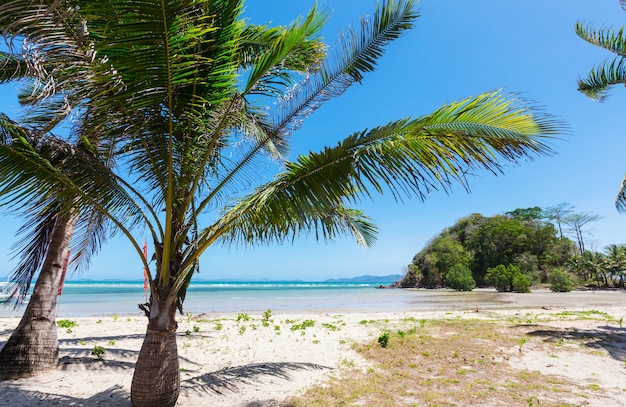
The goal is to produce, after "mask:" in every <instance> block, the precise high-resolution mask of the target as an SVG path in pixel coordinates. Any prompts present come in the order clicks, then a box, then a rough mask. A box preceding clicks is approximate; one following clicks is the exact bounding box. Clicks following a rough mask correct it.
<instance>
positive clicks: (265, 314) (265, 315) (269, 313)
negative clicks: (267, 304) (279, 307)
mask: <svg viewBox="0 0 626 407" xmlns="http://www.w3.org/2000/svg"><path fill="white" fill-rule="evenodd" d="M271 317H272V310H271V309H267V310H265V311H264V312H263V319H262V321H263V322H269V321H270V318H271Z"/></svg>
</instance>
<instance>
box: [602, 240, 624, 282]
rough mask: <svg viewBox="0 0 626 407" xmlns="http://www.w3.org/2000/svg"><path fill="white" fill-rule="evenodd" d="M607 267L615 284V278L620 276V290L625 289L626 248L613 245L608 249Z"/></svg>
mask: <svg viewBox="0 0 626 407" xmlns="http://www.w3.org/2000/svg"><path fill="white" fill-rule="evenodd" d="M606 261H607V262H606V266H607V269H608V270H607V271H608V272H609V273H610V275H611V280H612V281H613V282H615V280H614V278H615V276H619V285H620V288H624V273H626V246H622V245H616V244H611V245H609V246H607V248H606Z"/></svg>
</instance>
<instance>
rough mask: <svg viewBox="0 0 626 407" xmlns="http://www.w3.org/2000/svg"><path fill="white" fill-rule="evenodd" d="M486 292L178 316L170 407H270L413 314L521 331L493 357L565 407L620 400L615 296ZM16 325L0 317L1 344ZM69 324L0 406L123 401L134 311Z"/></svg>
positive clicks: (621, 296)
mask: <svg viewBox="0 0 626 407" xmlns="http://www.w3.org/2000/svg"><path fill="white" fill-rule="evenodd" d="M479 294H480V293H479ZM488 294H489V295H491V296H492V297H494V298H495V297H496V296H497V299H498V301H486V302H485V303H480V302H476V301H469V302H462V301H461V303H462V305H461V306H459V305H458V303H459V299H460V298H463V297H459V296H458V295H457V293H450V295H451V297H449V296H445V295H444V296H443V297H442V299H440V300H438V301H440V303H438V306H436V307H433V306H432V304H430V305H431V306H430V307H429V308H425V309H416V310H410V311H406V312H376V313H370V312H368V313H364V312H343V311H342V312H341V313H338V312H333V310H323V311H320V312H306V313H297V312H293V313H282V312H272V314H271V315H268V314H266V315H263V313H248V314H236V313H229V314H188V315H185V316H180V318H179V328H178V350H179V356H180V362H181V380H182V390H181V395H180V398H179V401H178V405H180V406H246V407H252V406H279V405H280V403H281V402H282V401H284V400H285V399H287V398H288V397H290V396H293V395H298V394H301V393H302V392H303V391H305V390H306V389H307V388H310V387H311V386H315V385H320V384H324V383H327V382H328V381H329V380H330V379H331V378H332V377H341V375H345V374H348V373H347V370H346V368H345V366H346V365H350V367H351V369H357V370H358V369H360V370H364V369H367V367H368V364H369V363H370V362H369V361H367V360H366V359H365V358H364V357H363V355H362V354H360V353H358V352H357V351H356V350H355V349H354V345H355V344H361V343H368V342H369V343H374V344H375V343H376V339H377V338H378V337H379V336H380V335H381V334H382V333H383V332H390V331H394V330H397V329H405V328H406V327H407V324H409V323H414V324H415V325H416V327H418V328H419V324H417V323H416V322H415V321H422V325H425V321H439V320H462V319H472V320H476V319H478V320H485V321H501V322H503V323H505V324H508V325H507V326H509V325H510V326H518V327H521V328H523V330H524V332H525V333H526V334H527V335H529V336H528V337H529V338H530V339H529V340H528V342H526V343H525V344H524V345H523V349H522V346H521V345H520V344H519V343H513V342H504V343H501V344H499V349H498V350H497V351H498V352H499V354H501V355H508V356H506V357H504V359H506V361H505V362H504V363H506V365H507V368H512V369H518V370H521V371H524V370H527V371H529V372H539V373H540V374H541V375H546V377H548V376H549V377H551V378H553V379H551V380H557V381H558V380H561V379H562V380H563V381H575V382H577V383H579V384H580V385H581V386H582V387H581V388H583V389H585V388H589V391H578V392H577V393H571V394H570V393H568V394H567V396H565V395H564V396H563V402H564V403H565V402H567V403H570V404H567V405H585V406H603V407H604V406H621V405H625V404H626V402H624V401H623V400H625V399H626V364H625V361H626V337H625V334H626V327H624V328H622V318H623V317H626V293H624V292H620V291H607V292H600V291H597V292H591V291H585V292H572V293H551V292H544V291H541V292H533V293H531V294H497V295H496V294H493V293H488ZM472 295H476V294H472ZM433 298H435V297H433ZM437 298H439V297H437ZM467 298H470V297H467ZM433 301H437V300H435V299H433ZM18 321H19V320H18V319H17V318H2V319H0V346H2V345H3V344H4V342H6V340H7V338H8V337H9V335H10V333H11V331H12V329H13V328H14V327H15V326H16V325H17V323H18ZM71 321H73V322H75V323H76V324H77V325H76V326H73V327H70V328H61V327H59V328H58V333H59V340H60V347H61V352H60V354H61V358H60V362H59V366H58V368H57V369H56V370H54V371H52V372H49V373H46V374H43V375H40V376H37V377H33V378H29V379H20V380H12V381H5V382H1V383H0V405H2V406H9V407H13V406H16V407H17V406H48V405H61V406H64V405H73V406H129V405H130V394H129V392H130V383H131V378H132V374H133V366H134V363H135V360H136V357H137V354H138V351H139V349H140V346H141V343H142V339H143V334H144V331H145V325H146V322H145V318H142V317H140V316H137V315H109V316H101V317H80V318H71ZM554 332H563V333H566V334H567V335H564V336H563V338H565V340H567V342H565V340H563V339H560V340H561V341H562V342H561V343H563V342H565V345H567V346H561V347H556V346H552V345H551V344H550V343H551V342H550V339H551V338H550V335H551V334H552V335H553V334H554ZM572 333H576V338H574V339H576V340H574V339H573V337H572ZM542 335H543V336H542ZM552 339H553V338H552ZM609 339H610V340H609ZM467 340H468V341H471V340H473V338H472V336H471V335H467ZM94 347H102V348H103V349H104V354H102V355H101V356H102V359H101V360H98V359H97V358H96V356H94V355H92V354H91V351H92V350H93V349H94ZM348 362H349V363H348ZM442 363H444V362H443V361H442ZM554 378H556V379H554ZM559 378H561V379H559ZM585 386H591V387H585ZM398 405H401V404H398ZM419 405H421V404H419ZM446 405H447V404H446ZM467 405H481V404H480V403H476V404H474V403H470V402H468V404H467ZM520 405H526V406H527V405H529V404H528V401H525V404H522V403H520ZM541 405H542V406H543V405H549V404H541Z"/></svg>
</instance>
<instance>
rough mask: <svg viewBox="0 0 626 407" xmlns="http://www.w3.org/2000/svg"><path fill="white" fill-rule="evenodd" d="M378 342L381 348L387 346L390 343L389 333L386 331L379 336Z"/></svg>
mask: <svg viewBox="0 0 626 407" xmlns="http://www.w3.org/2000/svg"><path fill="white" fill-rule="evenodd" d="M378 344H379V345H380V347H381V348H386V347H387V345H388V344H389V333H387V332H385V333H384V334H382V335H380V336H379V337H378Z"/></svg>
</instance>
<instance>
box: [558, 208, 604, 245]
mask: <svg viewBox="0 0 626 407" xmlns="http://www.w3.org/2000/svg"><path fill="white" fill-rule="evenodd" d="M599 219H600V216H599V215H594V214H591V213H589V212H583V213H572V214H570V215H568V216H567V217H566V218H565V219H564V222H565V224H566V225H567V226H568V228H569V230H570V231H571V232H572V233H574V236H576V242H577V243H578V250H579V251H580V253H583V252H584V251H585V235H586V234H588V233H589V231H588V230H585V227H586V226H587V224H589V223H591V222H596V221H598V220H599Z"/></svg>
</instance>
